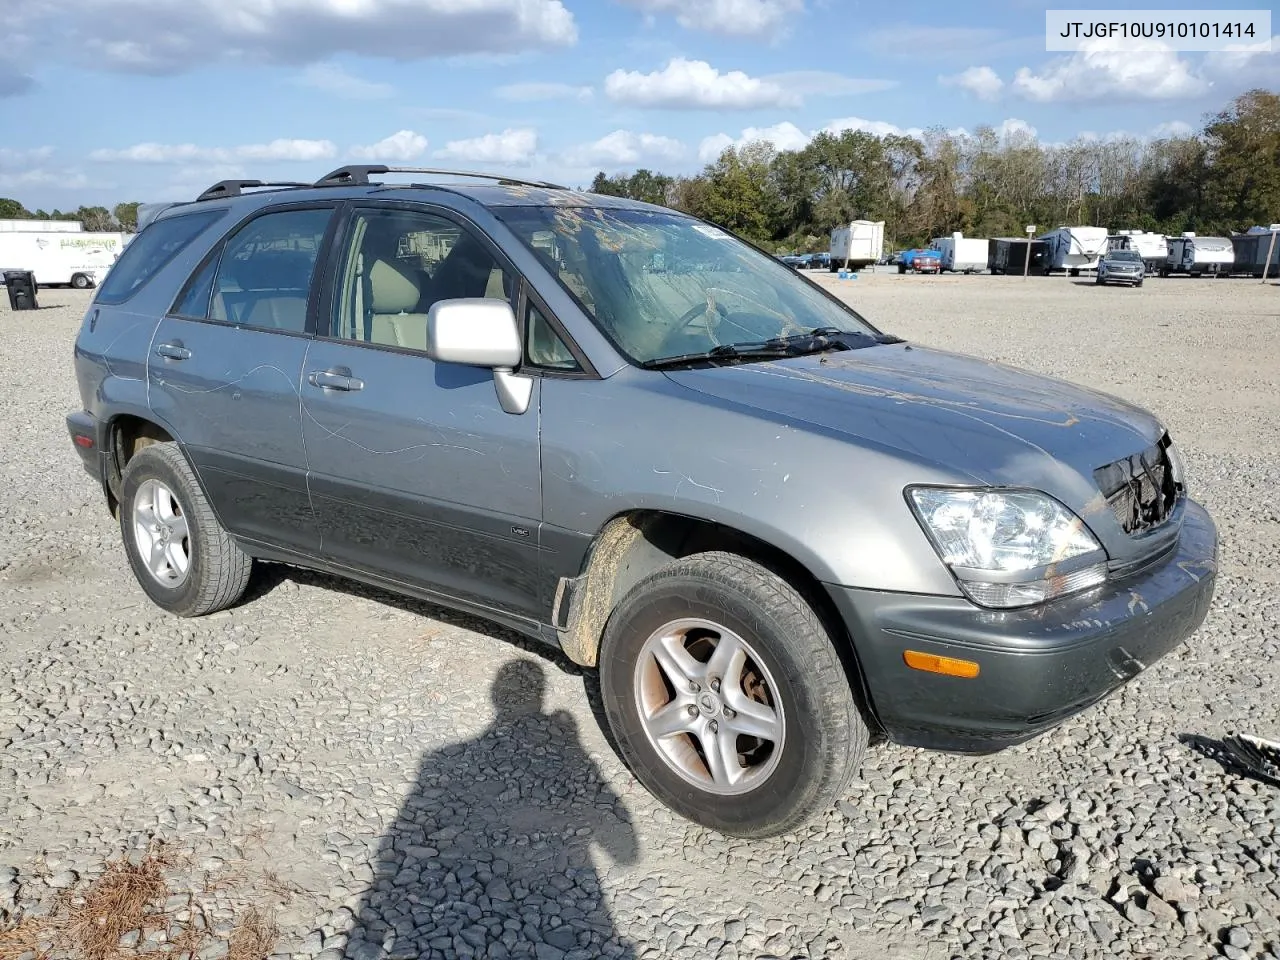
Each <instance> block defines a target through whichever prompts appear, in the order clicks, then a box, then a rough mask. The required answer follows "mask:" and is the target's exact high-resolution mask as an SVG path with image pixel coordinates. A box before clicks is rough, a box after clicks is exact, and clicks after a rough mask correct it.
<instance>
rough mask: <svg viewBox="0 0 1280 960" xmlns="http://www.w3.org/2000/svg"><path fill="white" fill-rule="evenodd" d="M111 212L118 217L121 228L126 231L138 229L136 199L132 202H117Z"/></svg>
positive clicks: (117, 220)
mask: <svg viewBox="0 0 1280 960" xmlns="http://www.w3.org/2000/svg"><path fill="white" fill-rule="evenodd" d="M111 213H112V216H114V217H115V218H116V223H118V224H120V229H121V230H123V231H125V232H126V233H133V232H135V231H136V230H137V229H138V202H137V201H136V200H135V201H133V202H131V203H117V204H116V205H115V209H114V210H112V211H111Z"/></svg>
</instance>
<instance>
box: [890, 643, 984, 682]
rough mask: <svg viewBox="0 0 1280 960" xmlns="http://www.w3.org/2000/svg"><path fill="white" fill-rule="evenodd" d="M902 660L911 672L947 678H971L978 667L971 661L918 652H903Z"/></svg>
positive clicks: (974, 675)
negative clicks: (922, 672)
mask: <svg viewBox="0 0 1280 960" xmlns="http://www.w3.org/2000/svg"><path fill="white" fill-rule="evenodd" d="M902 659H903V660H905V661H906V662H907V666H908V667H910V668H911V669H912V670H924V671H926V672H928V673H942V674H945V675H946V676H948V677H965V678H973V677H976V676H977V675H978V665H977V664H976V663H974V662H973V661H972V660H956V659H955V658H954V657H939V656H936V655H935V654H932V653H921V652H920V651H919V650H904V651H903V652H902Z"/></svg>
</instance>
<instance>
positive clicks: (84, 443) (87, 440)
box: [75, 433, 93, 450]
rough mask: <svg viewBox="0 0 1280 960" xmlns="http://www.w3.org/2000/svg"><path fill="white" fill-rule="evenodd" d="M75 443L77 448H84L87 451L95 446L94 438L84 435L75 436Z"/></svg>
mask: <svg viewBox="0 0 1280 960" xmlns="http://www.w3.org/2000/svg"><path fill="white" fill-rule="evenodd" d="M75 443H76V446H77V447H84V448H85V449H86V450H87V449H89V448H90V447H92V446H93V437H86V436H85V435H84V434H83V433H77V434H76V435H75Z"/></svg>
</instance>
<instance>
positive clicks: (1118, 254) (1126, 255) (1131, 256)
mask: <svg viewBox="0 0 1280 960" xmlns="http://www.w3.org/2000/svg"><path fill="white" fill-rule="evenodd" d="M1107 259H1109V260H1141V259H1142V255H1141V254H1140V253H1138V252H1137V251H1136V250H1115V251H1112V253H1111V254H1110V256H1109V257H1108V258H1107Z"/></svg>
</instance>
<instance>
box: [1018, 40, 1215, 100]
mask: <svg viewBox="0 0 1280 960" xmlns="http://www.w3.org/2000/svg"><path fill="white" fill-rule="evenodd" d="M1209 86H1210V84H1209V83H1208V81H1206V80H1205V79H1204V78H1203V77H1201V76H1199V75H1198V74H1196V73H1195V72H1194V71H1193V70H1192V69H1191V64H1190V63H1189V62H1188V61H1186V60H1184V59H1182V58H1181V57H1179V56H1178V55H1177V53H1175V52H1174V51H1172V50H1163V51H1151V52H1147V53H1136V52H1133V51H1126V50H1122V49H1118V45H1117V43H1116V42H1114V41H1110V40H1108V41H1105V42H1099V43H1098V44H1096V45H1094V46H1093V47H1092V48H1091V49H1089V50H1081V51H1080V52H1078V53H1073V54H1072V55H1071V56H1069V57H1059V58H1057V59H1055V60H1051V61H1049V63H1047V64H1045V65H1044V67H1043V68H1041V71H1040V72H1039V73H1036V72H1033V71H1032V70H1031V69H1030V68H1029V67H1022V68H1021V69H1019V70H1018V72H1017V73H1016V74H1014V77H1013V80H1012V81H1010V83H1009V89H1010V90H1011V91H1012V92H1013V93H1015V94H1016V95H1018V96H1020V97H1022V98H1023V99H1026V100H1032V101H1035V102H1037V103H1054V102H1069V101H1086V100H1103V99H1108V98H1115V97H1122V98H1125V99H1130V100H1171V99H1177V98H1182V97H1194V96H1198V95H1199V94H1202V93H1205V92H1207V91H1208V89H1209Z"/></svg>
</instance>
